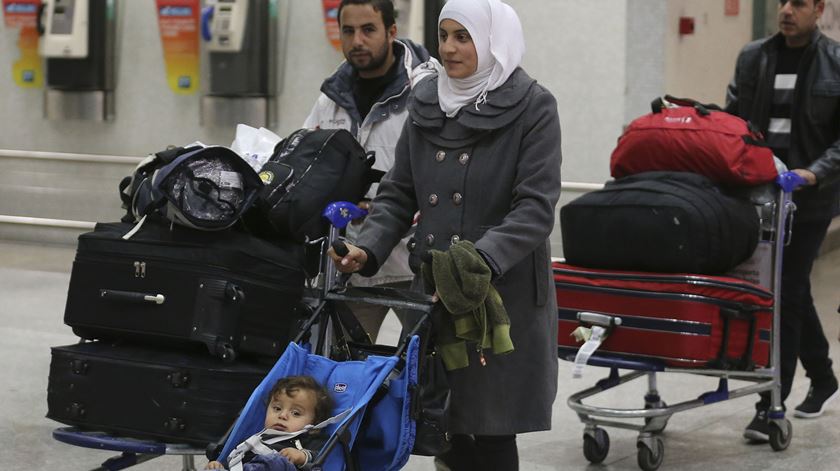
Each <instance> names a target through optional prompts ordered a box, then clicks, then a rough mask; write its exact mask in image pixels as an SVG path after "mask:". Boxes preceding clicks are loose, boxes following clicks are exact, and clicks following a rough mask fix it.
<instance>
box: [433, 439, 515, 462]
mask: <svg viewBox="0 0 840 471" xmlns="http://www.w3.org/2000/svg"><path fill="white" fill-rule="evenodd" d="M438 459H439V460H441V461H443V462H444V464H446V466H447V467H448V468H449V469H450V470H451V471H487V470H491V469H492V470H494V471H518V470H519V451H518V449H517V446H516V435H493V436H490V435H458V434H456V435H452V449H451V450H449V451H448V452H446V453H445V454H443V455H441V456H438Z"/></svg>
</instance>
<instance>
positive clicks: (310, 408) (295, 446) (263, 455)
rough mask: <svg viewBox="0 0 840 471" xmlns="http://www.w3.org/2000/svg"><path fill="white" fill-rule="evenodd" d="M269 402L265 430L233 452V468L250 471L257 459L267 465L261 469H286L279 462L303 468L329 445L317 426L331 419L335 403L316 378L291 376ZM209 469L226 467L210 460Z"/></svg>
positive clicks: (229, 462) (283, 380)
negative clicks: (252, 463)
mask: <svg viewBox="0 0 840 471" xmlns="http://www.w3.org/2000/svg"><path fill="white" fill-rule="evenodd" d="M266 403H267V406H268V407H267V409H266V412H265V429H264V430H262V431H261V432H259V433H257V434H255V435H253V436H251V437H250V438H248V439H247V440H245V441H244V442H243V443H242V444H241V445H240V446H239V447H237V448H236V449H235V450H234V452H233V453H231V455H230V458H229V460H228V464H229V466H230V468H231V469H244V470H245V471H247V470H249V468H252V467H253V466H250V464H251V462H252V461H253V460H254V459H257V457H259V458H258V460H259V461H262V462H264V463H263V464H262V466H260V469H263V468H269V469H275V468H280V469H283V464H280V463H271V461H275V462H276V461H277V460H286V461H288V462H289V463H291V464H292V465H294V466H297V467H301V466H303V465H305V464H306V463H308V462H309V461H311V460H312V456H313V455H314V453H317V451H318V450H320V449H321V447H323V446H324V444H325V443H326V441H327V438H328V436H327V434H325V433H323V431H322V430H321V428H319V427H314V426H315V425H317V424H321V423H323V422H324V421H326V420H328V419H329V418H330V417H331V413H332V410H333V407H334V401H333V398H332V397H331V396H330V394H329V392H328V391H327V390H326V388H324V387H323V386H322V385H320V384H319V383H318V382H317V381H316V380H315V378H313V377H311V376H289V377H286V378H282V379H280V380H278V381H277V383H276V384H275V385H274V387H273V388H272V389H271V391H270V392H269V394H268V396H267V398H266ZM270 451H276V452H277V453H271V452H270ZM281 457H282V458H281ZM278 465H279V466H278ZM287 467H288V468H291V466H287ZM206 469H225V467H224V465H223V464H222V463H221V462H219V461H211V462H209V463H208V464H207V467H206Z"/></svg>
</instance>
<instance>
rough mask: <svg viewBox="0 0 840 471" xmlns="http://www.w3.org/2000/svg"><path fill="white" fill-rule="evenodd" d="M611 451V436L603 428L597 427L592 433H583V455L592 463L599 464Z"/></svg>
mask: <svg viewBox="0 0 840 471" xmlns="http://www.w3.org/2000/svg"><path fill="white" fill-rule="evenodd" d="M609 452H610V436H609V434H607V431H606V430H604V429H602V428H596V429H595V430H594V431H592V432H591V433H589V432H586V433H584V434H583V456H584V457H586V459H587V460H589V462H590V463H593V464H598V463H600V462H602V461H604V459H605V458H606V457H607V454H608V453H609Z"/></svg>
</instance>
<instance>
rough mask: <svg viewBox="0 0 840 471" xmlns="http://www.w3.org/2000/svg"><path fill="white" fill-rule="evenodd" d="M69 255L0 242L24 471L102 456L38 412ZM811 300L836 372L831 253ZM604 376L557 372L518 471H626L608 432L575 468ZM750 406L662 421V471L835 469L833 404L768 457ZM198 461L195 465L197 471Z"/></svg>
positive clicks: (839, 259)
mask: <svg viewBox="0 0 840 471" xmlns="http://www.w3.org/2000/svg"><path fill="white" fill-rule="evenodd" d="M72 258H73V250H72V249H70V248H62V247H45V246H36V245H26V244H12V243H0V339H2V341H0V371H2V372H3V373H4V376H5V377H6V380H5V381H4V382H3V384H2V386H0V444H2V445H0V463H3V464H4V465H5V466H9V465H11V466H13V467H14V468H25V469H35V470H41V469H61V470H83V469H93V468H96V467H97V466H99V464H100V463H101V462H102V461H103V460H104V459H106V458H108V457H109V456H111V455H113V453H110V452H104V451H95V450H89V449H83V448H76V447H71V446H68V445H65V444H62V443H59V442H56V441H54V440H53V439H52V438H51V431H52V430H53V429H54V428H55V427H56V426H57V425H58V424H57V423H55V422H52V421H51V420H48V419H46V418H44V414H45V413H46V387H47V372H48V368H49V359H50V353H49V347H50V346H54V345H63V344H70V343H74V342H75V341H76V339H75V337H74V336H73V334H72V333H71V332H70V329H69V328H68V327H66V326H65V325H64V324H63V322H62V316H63V311H64V302H65V297H66V294H67V284H68V280H69V268H70V264H71V261H72ZM813 281H814V295H815V299H816V300H817V307H818V308H819V310H820V314H821V316H822V319H823V325H824V327H825V330H826V332H827V333H828V334H829V336H830V339H829V340H830V341H831V349H832V351H831V353H832V357H833V358H834V360H835V371H837V372H838V373H840V367H838V366H837V365H838V364H840V343H838V341H837V334H838V331H840V315H838V314H837V313H836V309H837V304H838V302H840V289H838V287H840V250H835V251H833V252H831V253H829V254H827V255H825V256H824V257H823V258H822V259H821V260H819V261H818V264H817V266H816V268H815V270H814V274H813ZM386 323H387V324H386V326H385V328H384V331H383V332H384V333H383V336H384V337H385V338H386V339H387V338H395V337H396V335H397V325H398V324H397V322H396V320H395V319H394V318H393V317H389V318H388V319H387V320H386ZM604 373H605V372H604V371H603V370H601V369H597V368H589V369H588V370H587V371H586V372H585V376H584V378H583V379H579V380H572V379H571V368H570V366H569V364H567V363H561V365H560V384H559V390H560V392H559V394H558V396H557V401H556V402H555V406H554V412H555V414H554V422H553V430H551V431H550V432H543V433H533V434H528V435H523V436H520V438H519V446H520V456H521V462H522V466H521V469H522V470H523V471H547V470H567V469H569V470H583V469H605V470H635V469H638V467H637V465H636V440H635V438H636V434H635V432H631V431H624V430H617V429H609V432H610V437H611V441H612V446H611V451H610V453H609V456H608V457H607V458H606V460H605V462H604V464H603V465H600V466H591V465H589V463H588V462H587V461H586V460H585V459H584V457H583V454H582V451H581V445H582V431H583V427H582V425H581V424H580V422H579V420H578V419H577V417H576V415H575V414H574V413H573V412H572V411H571V410H570V409H569V408H568V407H567V406H566V397H568V395H569V394H571V393H573V392H575V391H578V390H581V389H584V388H586V387H589V386H590V385H591V384H593V383H594V382H595V381H596V380H597V379H599V377H600V376H601V375H603V374H604ZM659 382H660V384H659V389H660V392H661V394H662V395H663V398H664V399H665V400H666V401H667V402H669V403H672V404H673V403H675V402H678V401H680V400H682V399H688V398H693V397H696V396H697V395H699V394H700V393H702V392H705V391H708V390H711V389H714V388H715V385H716V381H715V380H714V379H711V378H704V377H700V376H696V375H678V374H670V375H669V374H664V375H660V378H659ZM637 383H638V384H632V383H631V384H629V385H626V386H624V387H623V388H618V389H616V390H613V391H610V392H608V393H605V394H603V395H602V396H601V397H600V399H599V401H598V402H597V403H599V404H603V405H609V406H614V407H619V406H622V405H626V406H628V407H636V406H638V405H639V404H640V402H641V401H642V395H643V394H644V386H645V384H644V383H643V382H637ZM807 389H808V381H807V379H806V378H804V376H803V375H802V373H801V371H800V376H798V377H797V380H796V383H795V384H794V391H793V393H792V395H791V399H790V402H791V403H792V404H793V405H795V404H796V403H798V402H799V401H800V400H801V399H802V398H803V397H804V396H805V393H806V392H807ZM752 403H753V398H751V397H746V398H740V399H736V400H732V401H727V402H722V403H718V404H715V405H713V406H710V407H704V408H700V409H695V410H693V411H689V412H686V413H682V414H678V415H675V416H674V417H672V418H671V420H670V422H669V425H668V428H667V430H666V432H665V434H664V439H665V444H666V451H665V453H666V454H665V461H664V464H663V465H662V468H661V469H663V470H667V469H673V470H702V471H707V470H709V469H715V470H721V471H722V470H735V469H737V470H807V471H824V470H825V471H828V470H837V469H840V446H838V445H840V401H837V402H835V403H834V404H833V405H832V406H831V407H830V409H829V410H828V412H827V413H826V414H825V415H824V416H823V417H821V418H819V419H812V420H801V419H794V418H792V419H791V420H792V422H793V426H794V437H793V443H792V444H791V446H790V448H789V449H788V450H786V451H784V452H780V453H775V452H773V451H772V450H771V449H770V447H769V446H767V445H759V446H756V445H748V444H746V443H745V442H744V441H743V440H742V439H741V432H742V429H743V427H744V426H745V425H746V423H747V422H748V421H749V420H750V418H751V416H752V411H753V407H752ZM205 463H206V460H203V459H202V458H198V459H197V460H196V465H197V467H198V468H199V469H200V468H202V467H203V466H204V464H205ZM432 468H433V467H432V465H431V462H430V460H429V459H427V458H422V457H413V458H412V460H411V461H410V462H409V464H408V466H407V467H406V468H405V469H408V470H412V471H414V470H417V471H419V470H431V469H432ZM133 469H138V470H143V469H145V470H153V469H166V470H173V471H174V470H179V469H181V459H180V458H178V457H165V458H160V459H156V460H154V461H150V462H147V463H144V464H142V465H139V466H137V467H136V468H133Z"/></svg>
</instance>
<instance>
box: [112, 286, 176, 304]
mask: <svg viewBox="0 0 840 471" xmlns="http://www.w3.org/2000/svg"><path fill="white" fill-rule="evenodd" d="M99 297H100V298H105V299H113V300H114V301H121V302H128V303H135V304H144V303H153V304H163V303H164V302H166V296H164V295H162V294H146V293H136V292H133V291H118V290H114V289H101V290H99Z"/></svg>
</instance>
